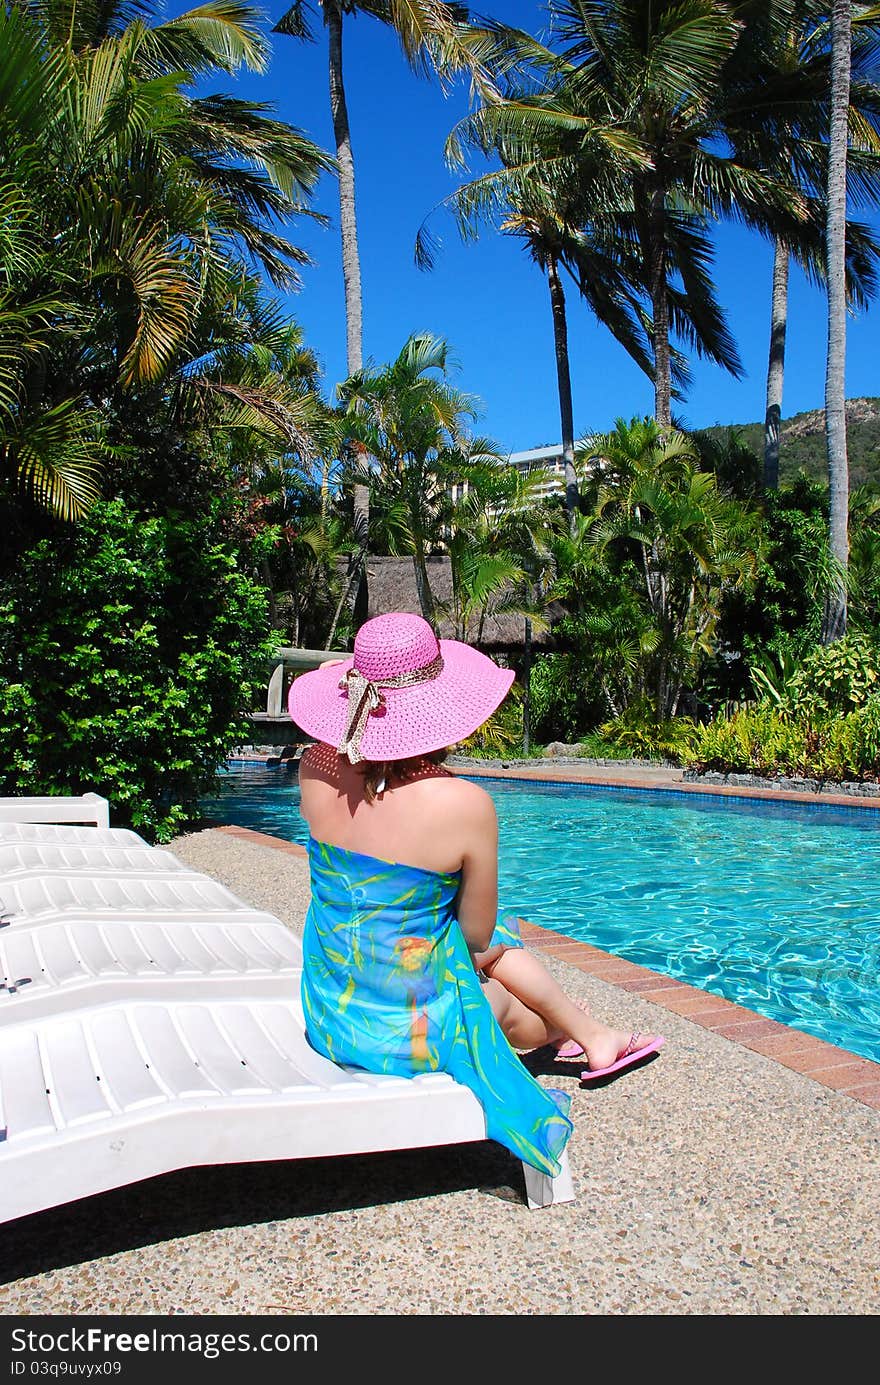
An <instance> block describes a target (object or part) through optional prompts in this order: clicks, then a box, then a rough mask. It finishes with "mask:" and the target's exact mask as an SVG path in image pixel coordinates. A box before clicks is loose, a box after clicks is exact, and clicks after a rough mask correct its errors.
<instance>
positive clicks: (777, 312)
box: [764, 240, 788, 491]
mask: <svg viewBox="0 0 880 1385" xmlns="http://www.w3.org/2000/svg"><path fill="white" fill-rule="evenodd" d="M787 325H788V248H787V247H786V246H785V245H783V243H782V241H779V240H777V242H776V245H775V248H774V252H773V296H772V302H771V307H770V358H769V361H768V364H767V411H766V413H765V414H764V489H765V491H775V490H778V489H779V430H780V427H781V424H782V383H783V380H784V378H785V332H786V327H787Z"/></svg>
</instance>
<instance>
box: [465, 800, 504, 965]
mask: <svg viewBox="0 0 880 1385" xmlns="http://www.w3.org/2000/svg"><path fill="white" fill-rule="evenodd" d="M468 788H469V789H471V790H476V793H475V794H469V796H468V803H467V811H466V812H465V813H463V814H462V819H461V823H462V827H463V829H464V831H463V836H464V841H465V847H464V851H463V855H462V863H461V885H460V886H459V890H458V895H457V898H456V916H457V918H458V923H459V927H460V928H461V931H462V933H463V934H464V937H465V941H466V942H467V945H468V947H469V948H470V949H471V951H472V952H484V951H485V950H486V948H487V947H488V946H489V940H490V938H491V937H492V934H493V932H494V931H495V920H496V915H497V913H498V815H497V813H496V812H495V804H494V803H493V802H492V799H491V798H490V797H489V795H488V794H487V793H486V791H485V790H484V789H480V788H479V787H478V786H477V785H469V786H468Z"/></svg>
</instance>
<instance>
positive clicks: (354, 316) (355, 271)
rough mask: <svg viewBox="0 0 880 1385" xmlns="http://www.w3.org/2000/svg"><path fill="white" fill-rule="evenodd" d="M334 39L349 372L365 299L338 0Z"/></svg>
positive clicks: (327, 9) (329, 9) (333, 106)
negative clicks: (362, 294) (343, 75)
mask: <svg viewBox="0 0 880 1385" xmlns="http://www.w3.org/2000/svg"><path fill="white" fill-rule="evenodd" d="M324 14H325V17H326V20H327V31H328V35H329V40H330V112H331V114H332V116H333V134H334V136H335V139H336V160H337V163H338V164H339V228H340V232H341V235H342V279H343V283H344V285H345V331H346V356H347V365H348V373H349V375H354V373H355V371H356V370H360V369H361V367H362V365H363V301H362V298H361V259H360V251H359V250H358V236H357V217H356V214H355V197H354V154H353V153H352V148H351V130H350V129H349V124H348V104H347V102H346V99H345V84H344V82H343V77H342V9H341V6H340V5H339V3H338V0H330V3H327V4H325V5H324Z"/></svg>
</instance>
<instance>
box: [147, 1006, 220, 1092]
mask: <svg viewBox="0 0 880 1385" xmlns="http://www.w3.org/2000/svg"><path fill="white" fill-rule="evenodd" d="M129 1015H130V1023H131V1025H132V1032H133V1034H134V1036H135V1039H136V1042H137V1043H138V1047H139V1048H140V1051H141V1052H142V1053H143V1054H144V1060H145V1062H147V1063H149V1066H150V1069H151V1071H153V1072H154V1074H155V1077H156V1081H157V1082H160V1083H161V1084H162V1086H163V1087H164V1088H165V1089H166V1090H167V1092H168V1095H169V1096H172V1097H176V1098H181V1099H187V1098H191V1097H215V1096H217V1095H218V1094H219V1092H220V1088H219V1086H218V1085H217V1083H216V1082H214V1081H213V1080H212V1078H211V1075H210V1073H209V1072H208V1071H207V1069H206V1068H204V1067H202V1066H201V1063H200V1061H199V1055H198V1054H196V1053H193V1051H192V1049H191V1048H190V1047H189V1046H188V1045H187V1043H186V1042H185V1040H184V1036H183V1034H182V1033H181V1031H180V1028H179V1026H178V1024H177V1021H176V1017H175V1014H174V1010H173V1008H172V1007H171V1006H169V1005H162V1004H156V1005H141V1004H138V1005H135V1006H133V1007H132V1008H131V1010H130V1011H129Z"/></svg>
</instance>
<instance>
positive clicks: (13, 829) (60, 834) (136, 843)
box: [0, 799, 154, 851]
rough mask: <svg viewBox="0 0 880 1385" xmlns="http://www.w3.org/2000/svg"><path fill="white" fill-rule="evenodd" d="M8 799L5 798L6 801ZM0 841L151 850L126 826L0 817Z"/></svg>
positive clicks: (151, 848) (141, 838)
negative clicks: (8, 819) (21, 820)
mask: <svg viewBox="0 0 880 1385" xmlns="http://www.w3.org/2000/svg"><path fill="white" fill-rule="evenodd" d="M6 801H7V802H8V801H9V800H8V799H7V800H6ZM0 842H3V843H8V842H31V843H33V842H56V843H59V844H61V845H66V846H71V845H73V844H74V843H76V842H80V843H82V844H83V845H84V846H129V847H138V848H140V849H141V850H143V851H152V850H154V848H153V847H151V846H148V845H147V843H146V842H145V841H144V839H143V837H139V836H138V834H137V832H132V831H131V830H130V829H129V828H128V827H70V826H68V825H67V824H66V823H65V824H63V825H60V824H58V823H54V822H5V821H4V820H3V818H2V817H0Z"/></svg>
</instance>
